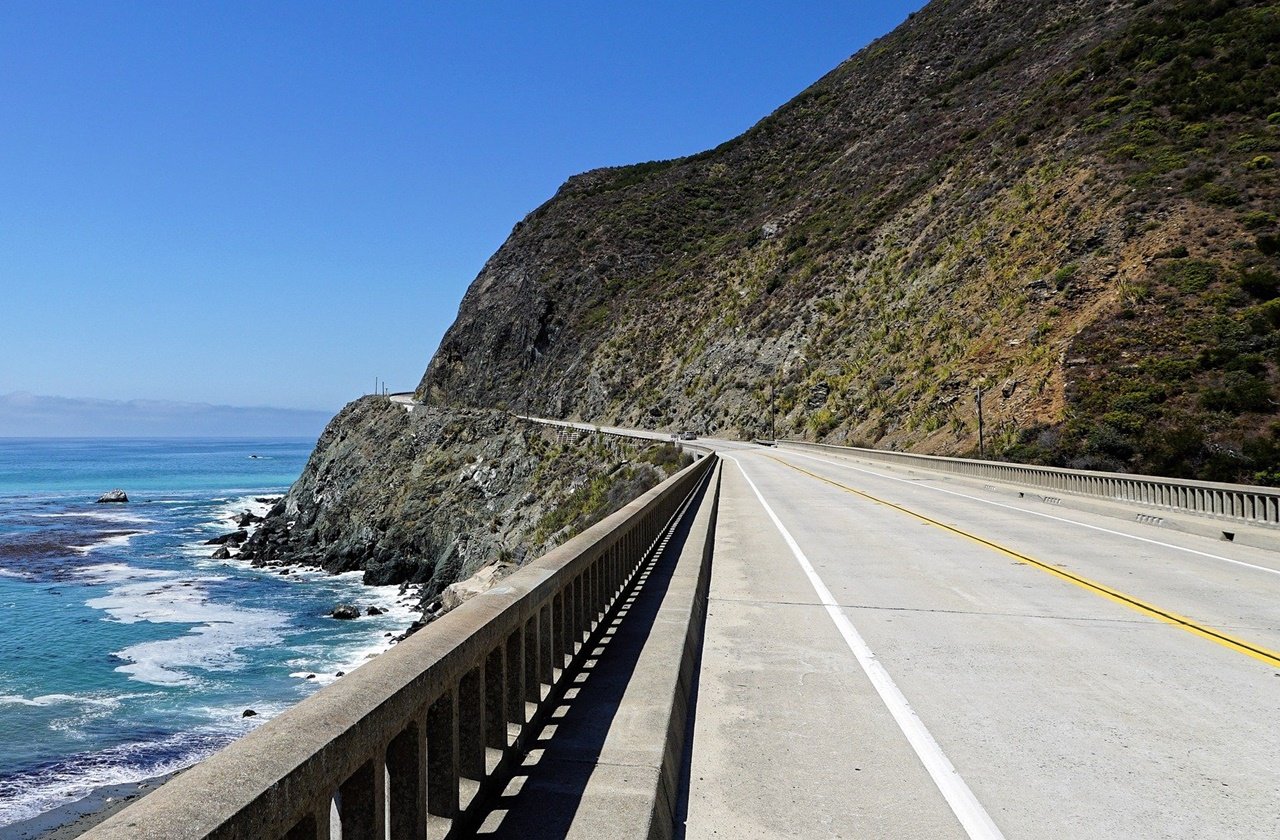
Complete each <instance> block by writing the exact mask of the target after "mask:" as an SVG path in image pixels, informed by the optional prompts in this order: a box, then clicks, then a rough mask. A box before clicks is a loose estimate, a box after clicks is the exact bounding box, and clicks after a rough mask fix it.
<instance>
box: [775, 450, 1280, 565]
mask: <svg viewBox="0 0 1280 840" xmlns="http://www.w3.org/2000/svg"><path fill="white" fill-rule="evenodd" d="M787 451H788V452H789V453H790V454H792V455H799V456H800V457H801V458H808V459H810V460H812V461H818V462H820V463H823V464H830V465H831V466H833V467H842V468H844V469H848V470H855V471H856V472H860V473H866V474H867V475H874V476H876V477H877V478H884V479H888V480H889V481H899V482H902V483H903V484H912V485H915V486H916V487H923V488H924V489H926V490H933V491H935V492H938V493H946V494H947V495H949V496H959V497H960V498H962V499H969V500H971V501H974V502H981V503H983V504H984V505H994V506H995V507H1002V508H1006V509H1008V510H1016V511H1018V512H1019V513H1029V514H1031V515H1032V516H1041V517H1044V518H1045V519H1052V520H1053V521H1054V522H1065V523H1067V524H1068V525H1078V526H1080V527H1081V528H1088V529H1090V530H1091V531H1101V532H1102V533H1104V534H1111V535H1113V536H1117V537H1126V538H1128V539H1131V540H1137V541H1138V542H1144V543H1149V544H1150V545H1158V546H1160V547H1161V548H1171V549H1173V550H1174V551H1185V552H1186V553H1187V554H1197V555H1199V556H1201V557H1208V558H1209V559H1211V560H1221V561H1222V562H1224V563H1232V564H1234V565H1236V566H1244V567H1245V568H1246V569H1254V570H1255V571H1259V572H1267V573H1268V574H1273V575H1280V569H1269V568H1267V567H1266V566H1256V565H1254V564H1253V563H1246V562H1244V561H1243V560H1232V559H1231V558H1230V557H1223V556H1222V555H1220V554H1210V553H1209V552H1207V551H1197V550H1196V549H1194V548H1186V547H1185V546H1181V545H1174V544H1173V543H1166V542H1160V541H1159V540H1153V539H1149V538H1147V537H1139V536H1137V535H1135V534H1126V533H1125V532H1124V531H1113V530H1111V529H1110V528H1103V527H1101V526H1100V525H1090V524H1089V523H1087V522H1080V521H1078V520H1075V519H1066V518H1065V517H1061V516H1054V515H1053V514H1050V513H1041V512H1040V511H1038V510H1027V509H1026V508H1020V507H1018V506H1017V505H1007V504H1005V503H1004V502H996V501H992V500H991V499H983V498H981V497H980V496H970V495H969V494H967V493H959V492H956V491H955V490H948V489H946V488H945V487H934V486H932V485H929V484H920V483H919V482H915V481H908V480H907V479H905V478H898V477H897V476H896V475H885V474H884V473H880V472H876V471H875V470H868V469H864V468H863V467H855V466H854V465H853V464H842V463H840V462H839V461H831V460H828V459H826V458H819V457H817V456H816V455H810V454H808V453H806V452H796V451H795V450H790V449H789V450H787Z"/></svg>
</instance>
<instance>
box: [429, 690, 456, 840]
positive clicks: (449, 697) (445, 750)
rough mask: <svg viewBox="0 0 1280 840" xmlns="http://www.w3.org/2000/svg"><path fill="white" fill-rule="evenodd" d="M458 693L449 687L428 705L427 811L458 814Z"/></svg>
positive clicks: (448, 815) (448, 816) (435, 814)
mask: <svg viewBox="0 0 1280 840" xmlns="http://www.w3.org/2000/svg"><path fill="white" fill-rule="evenodd" d="M457 721H458V710H457V694H456V693H455V692H453V691H446V692H445V693H444V694H442V695H440V697H439V698H437V699H436V701H435V702H434V703H432V704H431V706H430V707H429V708H428V709H427V813H428V814H430V815H431V816H433V817H441V818H443V819H448V820H452V819H454V818H455V817H456V816H457V815H458V724H457Z"/></svg>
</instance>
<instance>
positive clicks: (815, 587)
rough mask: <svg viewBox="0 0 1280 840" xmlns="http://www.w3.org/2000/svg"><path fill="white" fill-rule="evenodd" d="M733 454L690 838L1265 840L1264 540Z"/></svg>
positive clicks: (1276, 622)
mask: <svg viewBox="0 0 1280 840" xmlns="http://www.w3.org/2000/svg"><path fill="white" fill-rule="evenodd" d="M698 443H700V444H703V445H707V446H710V447H712V448H714V449H715V450H717V451H718V452H719V453H720V454H721V456H722V457H724V458H725V459H726V465H725V470H724V474H723V475H724V477H723V480H722V485H721V502H720V511H719V522H718V525H717V533H716V541H715V554H714V558H713V561H712V562H713V566H712V579H711V592H710V603H709V607H708V618H707V627H706V635H705V642H704V649H703V655H702V662H701V668H700V675H699V682H698V687H697V695H696V709H695V714H694V723H693V738H692V747H691V751H690V756H691V764H690V767H689V771H688V776H689V789H688V799H687V819H686V823H685V825H684V826H683V827H682V830H683V831H684V832H685V836H687V837H689V838H703V837H778V838H783V837H795V838H815V837H846V838H855V837H857V838H862V837H886V838H889V837H893V838H900V837H920V838H941V837H961V838H962V837H984V838H991V837H1002V836H1003V837H1010V838H1013V837H1020V838H1021V837H1025V838H1042V837H1067V838H1076V837H1080V838H1104V837H1113V838H1166V837H1168V838H1218V837H1221V838H1246V837H1258V838H1262V837H1268V838H1273V837H1277V836H1280V723H1278V722H1280V654H1277V653H1275V651H1278V650H1280V557H1277V556H1276V555H1275V554H1273V553H1270V552H1267V551H1264V550H1260V549H1254V548H1249V547H1246V546H1242V545H1238V544H1232V543H1226V542H1221V541H1214V540H1210V539H1207V538H1203V537H1198V536H1192V535H1186V534H1182V533H1178V532H1173V531H1170V530H1168V529H1161V528H1157V527H1154V526H1149V525H1143V524H1139V523H1136V522H1128V521H1125V520H1124V519H1120V518H1114V517H1107V516H1100V515H1095V514H1090V513H1084V512H1080V511H1075V510H1070V509H1066V508H1060V507H1050V506H1048V505H1044V504H1042V503H1039V502H1036V501H1031V500H1025V501H1024V500H1019V499H1017V497H1016V494H1010V493H1008V492H1003V493H1002V492H997V491H994V490H991V489H987V488H984V486H983V485H981V484H971V483H967V482H961V481H958V480H954V479H950V478H946V477H938V478H936V479H935V478H923V477H921V474H919V473H914V474H913V473H907V472H898V471H894V470H891V469H889V468H886V467H884V466H882V465H873V464H869V463H864V462H860V461H857V460H855V459H853V458H849V457H846V456H843V455H830V456H829V455H826V454H822V455H817V454H813V455H811V454H809V453H802V452H800V451H796V450H788V449H786V448H781V449H773V448H765V447H759V446H754V445H751V444H740V443H730V442H723V441H715V440H707V439H703V440H701V441H698Z"/></svg>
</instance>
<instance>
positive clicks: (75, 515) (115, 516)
mask: <svg viewBox="0 0 1280 840" xmlns="http://www.w3.org/2000/svg"><path fill="white" fill-rule="evenodd" d="M31 517H32V518H33V519H95V520H98V521H100V522H122V523H129V524H133V525H149V524H151V523H153V522H155V520H154V519H150V518H148V517H145V516H139V515H137V514H134V513H125V512H123V511H121V512H115V511H111V512H107V511H96V510H85V511H66V512H63V513H33V514H31Z"/></svg>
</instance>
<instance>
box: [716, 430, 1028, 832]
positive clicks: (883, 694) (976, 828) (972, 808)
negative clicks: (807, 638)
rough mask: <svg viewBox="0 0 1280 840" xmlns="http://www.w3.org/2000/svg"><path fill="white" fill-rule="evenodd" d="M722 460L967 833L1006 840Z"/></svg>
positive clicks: (790, 541) (791, 542)
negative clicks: (806, 581)
mask: <svg viewBox="0 0 1280 840" xmlns="http://www.w3.org/2000/svg"><path fill="white" fill-rule="evenodd" d="M722 457H724V458H726V459H728V460H730V461H733V463H734V464H736V465H737V467H738V471H739V472H741V473H742V477H743V478H745V479H746V481H747V484H749V485H750V486H751V490H752V491H753V492H754V493H755V494H756V498H757V499H759V500H760V504H761V505H762V506H763V507H764V511H765V513H767V514H769V518H770V519H771V520H773V524H774V527H776V528H777V529H778V533H780V534H782V538H783V539H784V540H785V541H786V543H787V547H788V548H790V549H791V553H792V554H793V555H794V556H795V558H796V561H797V562H798V563H799V564H800V568H801V569H803V570H804V573H805V575H806V576H807V577H808V578H809V583H811V584H812V585H813V588H814V591H815V592H817V593H818V599H819V600H820V601H822V605H823V606H824V607H825V608H826V611H827V615H828V616H830V617H831V620H832V622H834V623H835V625H836V629H837V630H839V631H840V635H841V636H842V637H844V641H845V644H847V645H848V646H849V650H850V651H852V652H853V655H854V657H855V658H856V659H857V660H858V664H859V665H860V666H862V671H863V673H865V674H866V675H867V678H868V679H869V680H870V681H871V685H872V686H873V687H874V688H875V690H876V693H877V694H879V695H880V699H881V700H882V701H883V702H884V704H885V706H886V707H887V708H888V710H889V714H891V715H893V719H894V720H895V721H896V722H897V724H898V728H899V729H901V730H902V734H903V735H905V736H906V737H907V742H908V743H910V744H911V748H912V749H913V750H915V753H916V755H917V756H918V757H919V758H920V761H921V762H922V763H923V764H924V767H925V770H927V771H928V772H929V776H930V777H931V778H932V779H933V782H934V784H936V785H937V786H938V790H939V791H940V792H941V793H942V796H943V798H945V799H946V800H947V804H948V805H949V806H951V811H952V812H953V813H954V814H955V815H956V818H957V819H958V820H960V824H961V825H962V826H963V827H964V830H965V832H966V833H967V834H968V835H969V836H970V837H971V838H975V840H979V838H981V839H982V840H1003V838H1004V835H1003V834H1002V833H1001V832H1000V829H999V828H997V827H996V824H995V822H994V821H992V819H991V815H990V814H988V813H987V810H986V809H985V808H983V807H982V803H981V802H979V801H978V798H977V797H976V796H974V795H973V791H972V790H970V789H969V785H967V784H966V783H965V781H964V779H962V778H961V777H960V774H959V773H958V772H956V768H955V766H954V765H952V763H951V760H950V759H948V758H947V756H946V754H945V753H943V751H942V747H940V746H938V742H937V741H935V740H934V738H933V735H931V734H930V733H929V730H928V729H927V728H926V727H925V725H924V722H923V721H922V720H920V717H919V716H918V715H917V714H916V713H915V710H913V709H912V708H911V704H910V703H908V702H907V698H906V697H905V696H903V694H902V691H901V690H900V689H899V688H898V686H897V684H896V683H895V682H894V681H893V678H892V677H890V676H889V672H888V671H886V670H885V669H884V666H883V665H881V664H880V660H878V659H876V655H875V654H874V653H872V652H871V648H869V647H867V643H866V642H865V641H863V639H862V636H861V635H859V633H858V631H857V630H856V629H855V628H854V626H853V623H852V622H851V621H849V619H848V617H847V616H846V615H845V614H844V613H843V612H842V611H841V610H840V606H839V605H838V604H837V603H836V599H835V598H834V597H833V596H832V595H831V590H829V589H827V586H826V584H824V583H823V582H822V579H821V578H819V577H818V573H817V572H816V571H814V568H813V565H812V564H810V563H809V559H808V558H807V557H805V555H804V552H803V551H801V550H800V546H799V545H797V544H796V541H795V539H794V538H793V537H792V536H791V533H790V532H789V531H788V530H787V529H786V527H785V526H784V525H783V524H782V521H781V520H780V519H778V515H777V514H776V513H774V512H773V508H771V507H769V503H768V502H766V501H765V500H764V496H763V495H762V494H761V493H760V489H759V488H758V487H756V483H755V482H754V481H752V480H751V477H750V476H749V475H747V471H746V470H744V469H743V468H742V464H740V463H739V462H738V459H737V458H734V457H733V456H731V455H724V456H722Z"/></svg>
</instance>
